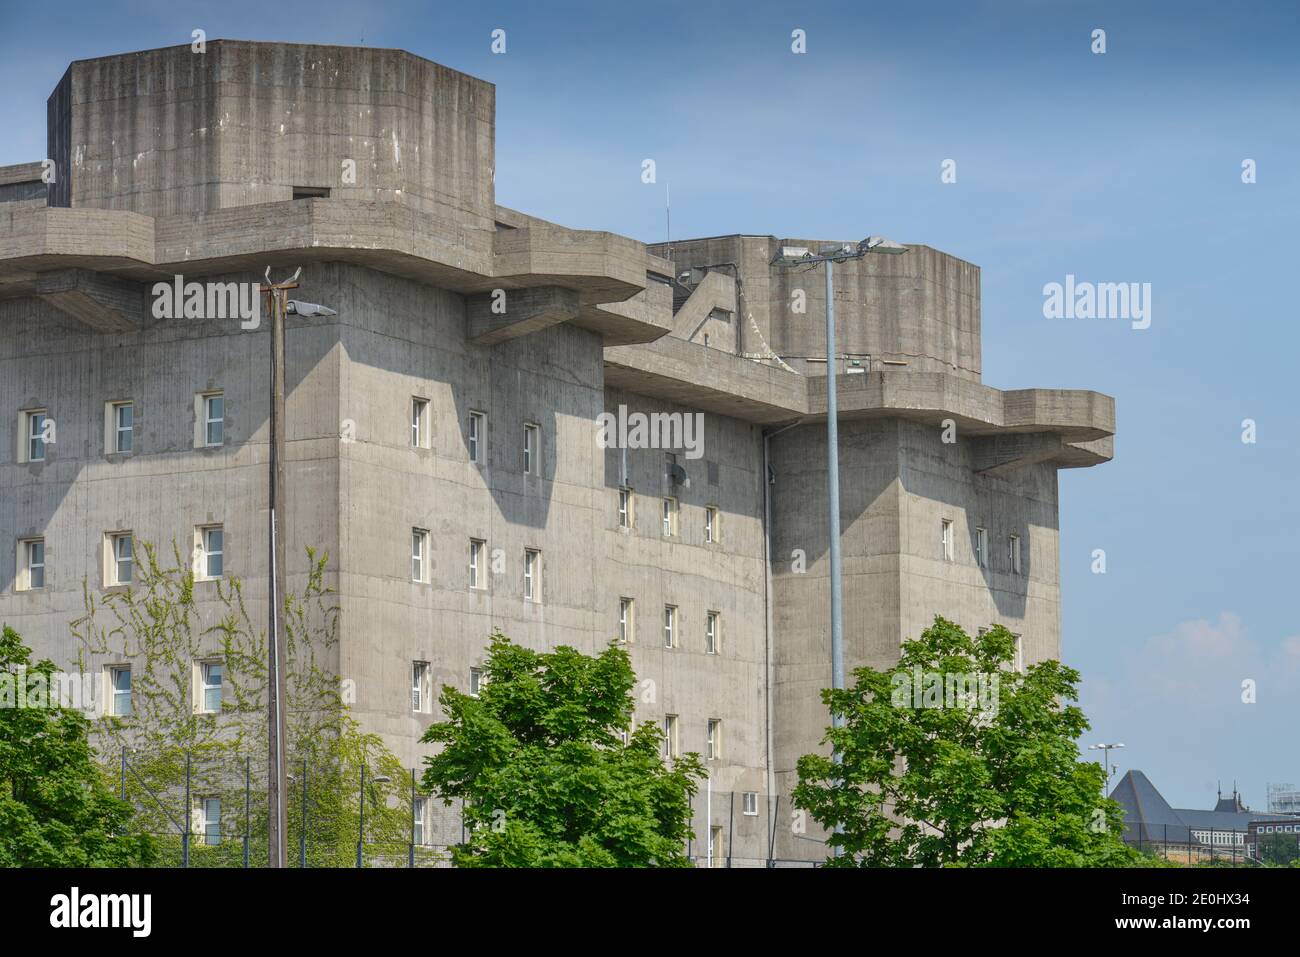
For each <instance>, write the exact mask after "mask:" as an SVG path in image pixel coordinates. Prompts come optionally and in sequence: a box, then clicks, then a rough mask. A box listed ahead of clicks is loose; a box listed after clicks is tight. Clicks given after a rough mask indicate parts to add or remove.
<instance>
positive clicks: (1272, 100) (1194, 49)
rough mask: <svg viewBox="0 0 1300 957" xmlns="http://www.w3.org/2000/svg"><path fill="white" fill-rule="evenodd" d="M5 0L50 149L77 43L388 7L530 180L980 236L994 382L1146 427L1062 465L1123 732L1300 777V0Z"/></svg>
mask: <svg viewBox="0 0 1300 957" xmlns="http://www.w3.org/2000/svg"><path fill="white" fill-rule="evenodd" d="M3 6H4V7H5V10H4V13H3V22H4V23H5V29H4V31H3V34H0V115H2V116H3V117H4V124H3V128H4V136H3V138H2V139H0V164H4V163H16V162H26V161H31V160H35V159H39V158H42V157H43V156H44V155H45V100H46V97H47V96H48V95H49V92H50V90H51V89H52V88H53V86H54V84H55V83H56V82H57V81H58V79H59V77H60V76H61V75H62V73H63V71H64V69H65V68H66V66H67V64H68V63H69V62H70V61H72V60H74V59H78V58H82V57H91V56H102V55H105V54H109V53H116V52H122V51H127V50H135V49H145V48H149V47H155V46H167V45H172V44H177V43H183V42H188V41H189V36H190V32H191V31H192V30H193V29H195V28H202V29H204V30H206V31H207V35H208V37H209V38H211V39H216V38H220V37H232V38H240V39H257V40H297V41H303V42H318V43H342V44H355V43H361V42H362V41H363V40H364V42H365V43H366V44H367V45H371V46H391V47H402V48H404V49H408V50H410V51H412V52H414V53H417V54H420V55H422V56H425V57H428V58H430V59H433V60H437V61H438V62H441V63H445V64H446V65H448V66H451V67H454V68H456V69H460V70H464V71H466V72H468V73H472V74H474V75H476V76H480V77H483V78H484V79H487V80H491V81H493V82H495V83H496V84H497V172H496V182H497V198H498V201H499V202H501V203H503V204H504V205H507V206H511V207H514V208H517V209H521V210H524V211H526V212H529V213H533V214H536V215H539V216H543V217H545V218H548V219H553V220H557V221H559V222H562V223H564V224H566V225H570V226H574V227H581V228H597V229H608V230H613V231H615V232H619V233H623V234H626V235H630V236H634V237H637V238H640V239H643V240H646V241H659V240H661V239H662V238H663V236H664V213H663V186H664V184H667V185H668V187H669V188H671V190H672V201H673V233H674V235H675V236H677V237H688V236H708V235H716V234H720V233H730V232H753V233H773V234H776V235H795V236H815V237H822V238H827V239H831V238H835V239H856V238H859V237H861V236H863V235H866V234H867V233H879V234H883V235H886V236H890V237H893V238H895V239H897V240H900V241H902V242H924V243H927V244H929V245H932V246H935V247H938V248H940V249H943V250H945V251H947V252H950V253H952V254H954V255H957V256H960V257H961V258H963V259H967V260H969V261H971V262H974V263H976V264H978V265H979V266H980V267H981V269H982V283H983V296H984V300H983V329H984V378H985V381H986V382H988V383H989V384H991V385H995V386H998V387H1000V388H1022V387H1033V386H1038V387H1070V388H1091V389H1097V390H1099V391H1102V392H1107V393H1109V394H1111V395H1113V396H1115V398H1116V400H1117V403H1118V421H1119V434H1118V437H1117V439H1116V456H1115V460H1114V461H1113V462H1112V463H1110V464H1107V465H1105V466H1102V467H1100V468H1095V469H1086V470H1079V471H1068V472H1063V473H1062V474H1061V483H1060V485H1061V515H1062V530H1061V561H1062V592H1063V596H1062V597H1063V613H1062V619H1063V622H1062V623H1063V647H1064V652H1063V657H1064V658H1065V660H1066V661H1067V662H1068V663H1069V664H1071V665H1073V666H1074V667H1077V668H1079V669H1080V670H1081V671H1082V672H1083V674H1084V682H1083V702H1084V706H1085V708H1086V710H1087V712H1088V714H1089V715H1090V716H1091V718H1092V720H1093V724H1094V731H1093V733H1092V734H1091V735H1089V739H1088V740H1105V741H1123V742H1125V743H1126V744H1127V745H1128V748H1127V750H1125V751H1122V752H1119V753H1118V755H1117V756H1116V758H1115V761H1116V762H1117V763H1118V764H1119V765H1120V766H1121V771H1122V770H1124V769H1127V768H1130V767H1139V768H1142V769H1143V770H1145V771H1146V772H1147V773H1148V774H1149V775H1150V777H1151V778H1152V780H1153V781H1154V782H1155V784H1156V786H1157V787H1159V788H1160V789H1161V790H1162V791H1163V792H1164V793H1165V795H1166V797H1168V798H1169V799H1170V801H1171V803H1173V804H1175V805H1176V806H1190V807H1209V806H1211V804H1210V802H1212V801H1213V798H1214V790H1215V785H1216V782H1217V781H1218V780H1222V781H1223V782H1224V785H1225V787H1228V786H1230V784H1231V781H1232V780H1234V779H1235V780H1236V781H1237V782H1238V783H1239V784H1240V786H1241V788H1242V790H1243V791H1244V793H1245V796H1246V799H1247V800H1248V802H1250V803H1252V804H1254V805H1256V806H1263V804H1264V785H1265V782H1266V781H1270V780H1272V781H1279V780H1282V781H1295V782H1296V783H1298V784H1300V749H1298V748H1297V747H1296V744H1295V740H1296V739H1295V732H1296V728H1297V726H1298V725H1300V721H1297V715H1298V714H1300V704H1298V702H1300V621H1298V620H1297V615H1296V609H1297V601H1296V596H1297V591H1298V589H1297V585H1300V575H1298V574H1297V530H1298V529H1300V521H1298V518H1300V504H1297V496H1296V494H1295V490H1296V487H1297V481H1296V476H1297V474H1298V473H1300V452H1298V451H1297V450H1298V449H1300V442H1298V441H1297V440H1298V439H1300V412H1298V410H1297V402H1296V399H1295V378H1296V371H1295V363H1296V353H1297V347H1298V346H1300V334H1298V333H1297V331H1296V318H1295V317H1294V315H1293V314H1292V310H1293V309H1294V308H1295V302H1294V300H1293V299H1292V298H1291V295H1290V293H1291V291H1292V285H1293V281H1294V277H1295V276H1296V275H1297V271H1296V268H1295V260H1296V258H1297V253H1298V252H1300V244H1298V243H1297V239H1296V233H1297V225H1298V224H1297V219H1300V215H1298V210H1300V202H1298V200H1300V159H1298V157H1300V123H1298V122H1297V120H1298V119H1300V115H1298V114H1300V82H1298V81H1300V68H1298V67H1297V62H1298V61H1297V54H1296V50H1297V45H1298V41H1300V5H1297V4H1295V3H1292V2H1278V3H1257V4H1251V5H1249V7H1244V6H1242V5H1234V4H1223V3H1204V2H1185V3H1176V4H1175V3H1144V4H1134V3H1131V2H1120V3H1095V2H1094V3H1071V2H1046V0H1019V2H1016V0H1009V2H1002V3H979V2H962V3H946V2H932V3H927V4H924V5H916V4H892V5H890V4H860V5H859V4H822V5H819V6H817V7H811V6H810V7H809V8H808V10H807V12H799V8H798V6H797V5H795V4H789V3H784V4H776V3H759V2H753V0H747V2H734V3H702V2H695V3H673V2H662V3H656V4H650V5H644V4H610V3H591V4H584V3H548V4H545V5H540V4H503V3H498V4H492V3H477V4H473V5H470V4H464V3H454V4H453V3H403V2H398V3H382V4H380V3H374V4H358V3H331V2H298V0H284V2H279V3H276V4H260V3H259V4H254V3H247V2H243V0H223V2H221V3H193V4H185V3H177V2H149V3H144V2H142V3H112V2H99V0H97V2H93V3H91V2H81V0H70V2H69V3H66V4H64V5H63V6H62V7H61V8H60V10H59V13H60V15H59V16H57V17H53V16H50V15H49V14H48V11H45V10H43V9H38V8H36V7H29V6H20V5H18V4H15V3H12V2H10V0H3ZM471 6H472V8H473V9H466V8H467V7H471ZM498 27H499V28H504V29H505V30H506V31H507V32H506V38H507V52H506V54H505V55H493V54H492V53H491V52H490V50H489V34H490V32H491V31H492V30H493V29H494V28H498ZM796 28H800V29H803V30H805V31H806V32H807V51H808V52H807V53H806V54H803V55H794V54H792V53H791V52H790V34H791V31H792V30H794V29H796ZM1094 28H1102V29H1104V30H1105V31H1106V42H1107V52H1106V53H1105V54H1104V55H1095V54H1093V53H1092V52H1091V51H1090V34H1091V31H1092V30H1093V29H1094ZM646 157H651V158H654V159H655V161H656V163H657V166H658V176H659V185H658V186H657V187H649V186H646V185H644V184H642V183H641V181H640V176H639V174H640V163H641V160H642V159H644V158H646ZM1247 158H1249V159H1253V160H1255V161H1256V163H1257V170H1258V182H1256V183H1254V184H1252V185H1246V184H1243V183H1242V182H1241V163H1242V161H1243V160H1244V159H1247ZM945 159H954V160H955V161H956V163H957V182H956V183H955V184H943V183H941V182H940V177H939V172H940V164H941V163H942V161H943V160H945ZM1067 273H1073V274H1074V275H1076V276H1077V277H1079V278H1080V279H1088V280H1092V281H1098V282H1121V281H1131V282H1149V283H1151V285H1152V323H1151V327H1150V328H1149V329H1146V330H1140V331H1139V330H1134V329H1131V328H1129V324H1128V323H1126V322H1117V321H1103V320H1073V321H1071V320H1048V319H1045V318H1044V317H1043V314H1042V304H1043V293H1042V288H1043V285H1044V284H1045V283H1048V282H1054V281H1056V282H1059V281H1063V280H1064V277H1065V275H1066V274H1067ZM1288 276H1289V277H1292V278H1291V279H1288ZM1246 418H1250V419H1254V420H1255V421H1256V423H1257V429H1258V440H1257V442H1256V443H1255V444H1253V445H1249V444H1244V443H1243V442H1242V441H1241V431H1242V428H1241V423H1242V420H1243V419H1246ZM1095 548H1102V549H1105V551H1106V559H1107V573H1106V574H1105V575H1096V574H1092V573H1091V571H1090V565H1091V561H1092V559H1091V554H1092V550H1093V549H1095ZM1247 679H1251V680H1254V681H1255V682H1256V683H1257V692H1256V693H1257V702H1256V703H1254V704H1244V703H1242V701H1241V695H1242V692H1241V683H1242V681H1243V680H1247Z"/></svg>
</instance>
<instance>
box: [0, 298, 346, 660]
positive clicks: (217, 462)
mask: <svg viewBox="0 0 1300 957" xmlns="http://www.w3.org/2000/svg"><path fill="white" fill-rule="evenodd" d="M304 275H305V276H308V278H307V279H306V280H305V281H307V282H312V281H313V280H314V279H315V277H314V276H310V275H309V274H306V273H305V274H304ZM248 278H249V277H247V276H238V275H235V276H225V277H221V279H222V280H223V281H224V280H232V281H234V280H247V279H248ZM319 285H322V284H319V283H318V286H319ZM0 328H3V329H4V331H5V334H4V336H3V337H0V408H4V409H6V410H8V411H7V412H6V414H5V415H4V417H3V418H2V419H0V443H3V444H2V445H0V448H3V450H4V453H3V455H0V542H3V543H4V544H3V546H2V547H0V589H2V590H0V620H3V621H4V622H5V623H6V624H9V625H11V626H13V627H14V628H15V629H16V630H17V631H18V632H19V633H20V634H22V636H23V638H24V639H25V640H26V641H27V643H28V644H29V645H31V646H32V647H34V648H36V649H37V650H38V652H39V654H40V655H42V656H48V657H50V658H51V659H53V660H54V661H55V663H56V664H58V665H60V666H62V667H71V666H72V665H73V664H74V663H75V661H76V658H77V652H78V649H79V647H80V645H79V643H78V642H77V641H76V640H75V639H74V638H73V637H72V635H71V632H70V631H69V628H68V624H69V622H70V621H71V620H73V619H74V618H76V617H78V616H79V615H80V614H81V613H82V611H83V610H84V604H83V591H82V588H83V583H84V584H86V585H88V586H89V588H90V589H91V591H92V592H96V591H99V590H102V589H103V587H104V580H103V574H102V568H103V556H104V548H105V545H104V536H105V534H106V533H108V532H118V531H130V532H132V533H133V535H134V536H135V539H136V542H137V543H138V544H139V546H141V547H142V546H143V544H144V543H151V544H153V545H155V546H156V547H157V548H158V550H159V552H160V560H161V561H162V562H163V563H164V567H167V566H170V565H171V564H172V563H173V554H174V553H173V550H172V548H173V542H175V543H176V545H178V546H179V548H180V549H181V553H182V557H183V559H185V560H188V557H189V553H190V549H191V547H192V543H193V532H194V528H195V527H196V526H200V525H212V524H221V525H223V526H224V530H225V568H226V572H227V574H228V575H230V576H238V577H240V578H242V579H244V580H245V582H246V589H245V596H246V598H247V601H248V608H249V612H250V614H251V616H252V618H253V621H254V622H257V623H259V624H260V623H262V622H264V621H265V619H266V601H265V599H266V593H267V589H266V578H265V572H266V502H267V491H266V490H267V466H266V462H267V408H268V395H267V382H268V371H269V355H270V352H269V333H268V328H269V323H265V322H264V323H263V324H262V326H261V328H260V329H258V330H256V331H244V330H242V329H240V326H239V321H238V320H186V319H177V320H164V321H161V322H156V323H153V324H152V325H150V326H149V328H148V329H147V330H143V331H138V332H131V333H122V334H115V335H114V334H104V333H92V332H91V331H90V330H88V329H86V328H84V327H82V326H80V325H78V324H77V323H75V322H71V321H70V320H68V319H67V318H66V317H64V316H63V315H62V314H61V313H60V312H58V311H57V310H55V309H53V308H51V307H49V306H47V305H45V304H43V303H41V302H39V301H38V300H36V299H15V300H8V301H0ZM337 338H338V334H337V330H336V329H335V327H334V326H333V325H332V324H330V323H328V322H323V321H321V320H317V321H315V322H312V323H309V322H307V321H305V320H293V319H291V320H290V323H289V329H288V333H287V340H288V366H287V373H286V375H287V381H288V384H289V386H290V389H291V391H290V392H289V395H288V401H287V408H286V415H287V419H288V430H289V431H288V439H289V443H288V461H287V466H286V468H287V475H288V488H289V493H288V501H287V505H286V509H287V514H286V518H285V528H286V534H287V536H288V537H287V539H286V546H287V548H286V561H287V566H288V584H289V588H290V589H291V590H295V591H299V592H301V590H302V588H303V587H304V585H305V582H306V574H307V570H308V563H307V558H306V555H305V551H304V550H305V548H306V547H307V546H309V545H310V546H316V547H319V548H321V549H322V550H328V551H331V552H335V551H336V547H335V543H336V542H337V539H338V510H337V507H336V505H335V504H334V503H335V502H336V501H337V489H338V476H337V462H336V461H335V456H334V454H333V449H334V448H335V447H336V445H337V443H338V423H337V420H336V419H335V417H334V414H333V411H334V404H335V403H334V402H333V401H332V400H330V401H323V400H327V399H329V397H331V396H333V395H335V394H336V393H337V390H338V363H339V351H338V346H337ZM210 390H222V391H223V392H224V394H225V428H224V432H225V436H224V438H225V442H224V444H223V445H222V446H220V447H217V448H202V449H196V448H194V430H195V425H194V396H195V393H197V392H203V391H210ZM128 399H129V400H131V401H132V402H133V403H134V412H135V423H134V435H133V449H132V451H131V452H130V453H129V454H118V453H111V454H110V453H106V449H105V427H104V423H105V413H104V406H105V403H107V402H111V401H122V400H128ZM25 408H46V409H48V410H49V414H50V416H51V417H52V418H53V419H54V420H55V423H56V428H57V431H56V442H55V443H54V444H53V445H52V446H50V447H49V448H48V449H47V454H46V460H45V461H44V462H43V463H25V464H20V463H19V462H18V461H17V460H16V456H15V450H16V448H17V445H18V435H17V430H18V429H19V423H20V416H19V415H18V410H21V409H25ZM38 536H44V538H45V544H46V553H45V557H46V586H45V588H44V589H41V590H39V591H15V590H14V581H15V573H16V560H17V548H16V542H17V540H19V539H23V538H28V537H38ZM334 571H335V569H334V568H331V574H330V576H329V577H327V583H330V582H332V581H333V575H334ZM196 589H197V596H198V598H199V601H200V606H201V608H202V610H203V613H204V614H206V615H215V614H216V612H217V603H216V601H215V599H216V592H215V589H216V585H215V583H212V582H200V583H198V584H197V585H196ZM217 647H218V646H217V643H216V640H215V638H214V639H213V640H212V644H211V648H209V649H208V650H210V651H216V650H217ZM104 663H106V662H105V661H103V660H99V659H94V660H93V661H92V664H94V666H95V667H96V668H98V667H100V666H102V665H103V664H104Z"/></svg>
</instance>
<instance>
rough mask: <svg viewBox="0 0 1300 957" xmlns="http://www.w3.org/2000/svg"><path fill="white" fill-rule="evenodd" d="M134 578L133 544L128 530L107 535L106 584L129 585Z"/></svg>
mask: <svg viewBox="0 0 1300 957" xmlns="http://www.w3.org/2000/svg"><path fill="white" fill-rule="evenodd" d="M134 578H135V544H134V541H133V540H132V538H131V533H130V532H113V533H111V534H110V535H109V536H108V575H107V579H108V584H109V585H129V584H131V582H132V580H133V579H134Z"/></svg>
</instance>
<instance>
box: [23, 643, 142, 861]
mask: <svg viewBox="0 0 1300 957" xmlns="http://www.w3.org/2000/svg"><path fill="white" fill-rule="evenodd" d="M54 674H55V669H54V664H53V663H52V662H50V661H41V662H38V663H36V664H33V663H32V660H31V649H29V648H28V647H27V646H25V645H24V644H23V643H22V640H21V638H20V637H19V636H18V633H17V632H15V631H14V630H13V629H12V628H8V627H6V628H5V629H4V632H3V636H0V866H4V867H139V866H143V865H146V864H148V863H150V862H151V861H152V859H153V854H154V846H153V843H152V842H151V841H150V840H149V839H148V838H147V837H143V836H140V835H133V834H130V833H128V832H127V825H128V823H129V821H130V819H131V813H132V811H131V806H130V805H129V804H127V803H126V802H124V801H120V800H118V799H117V798H116V797H115V796H114V795H113V792H112V790H111V789H110V786H109V783H108V780H107V779H106V777H105V775H104V773H103V771H102V769H101V768H100V767H99V766H98V765H97V764H96V763H95V760H94V751H93V750H92V748H91V745H90V741H89V730H90V722H89V721H88V720H87V719H86V718H85V716H84V715H82V714H81V713H80V712H79V711H76V710H74V709H72V708H65V707H58V706H57V705H58V704H59V702H58V700H57V698H58V696H57V694H56V695H54V696H53V697H54V699H55V700H51V696H50V695H49V694H48V689H50V688H52V687H57V686H56V684H55V679H54ZM20 685H21V687H22V689H23V692H24V693H23V695H22V696H21V697H20V696H18V695H17V694H15V692H17V691H18V688H19V687H20ZM28 688H31V689H33V690H36V689H40V691H41V693H40V695H39V697H38V696H36V695H33V696H32V702H33V703H29V702H28V701H27V700H26V690H27V689H28ZM11 696H12V697H11Z"/></svg>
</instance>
